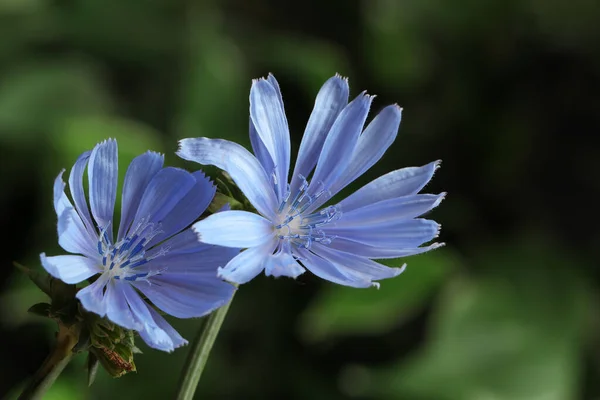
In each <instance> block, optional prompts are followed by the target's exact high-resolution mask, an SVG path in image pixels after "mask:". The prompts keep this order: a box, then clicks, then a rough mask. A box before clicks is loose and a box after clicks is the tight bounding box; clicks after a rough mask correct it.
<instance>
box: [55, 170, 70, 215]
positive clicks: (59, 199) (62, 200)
mask: <svg viewBox="0 0 600 400" xmlns="http://www.w3.org/2000/svg"><path fill="white" fill-rule="evenodd" d="M64 173H65V170H64V169H63V170H62V171H60V173H59V174H58V176H57V177H56V179H54V186H53V190H54V193H53V200H54V211H56V216H57V217H60V215H61V214H62V213H63V212H64V211H65V209H66V208H73V205H72V204H71V202H70V201H69V199H68V198H67V195H66V194H65V186H66V185H65V182H64V181H63V180H62V176H63V174H64Z"/></svg>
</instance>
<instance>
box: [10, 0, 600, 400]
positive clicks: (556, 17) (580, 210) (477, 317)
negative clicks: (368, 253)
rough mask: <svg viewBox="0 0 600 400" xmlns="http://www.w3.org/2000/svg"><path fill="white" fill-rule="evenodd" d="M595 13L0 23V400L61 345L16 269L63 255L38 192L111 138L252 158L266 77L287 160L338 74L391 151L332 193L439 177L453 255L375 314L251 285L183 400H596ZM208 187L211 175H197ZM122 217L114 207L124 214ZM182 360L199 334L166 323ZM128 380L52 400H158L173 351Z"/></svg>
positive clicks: (476, 10)
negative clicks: (412, 175)
mask: <svg viewBox="0 0 600 400" xmlns="http://www.w3.org/2000/svg"><path fill="white" fill-rule="evenodd" d="M599 20H600V5H599V4H598V2H596V1H592V0H572V1H570V2H564V1H562V2H561V1H557V0H547V1H540V0H504V1H501V0H490V1H483V2H482V1H475V0H458V1H453V2H449V1H442V0H432V1H421V0H354V1H342V0H332V1H327V2H322V1H316V0H308V1H304V2H281V1H275V0H243V1H242V0H226V1H216V0H206V1H201V0H152V1H147V0H145V1H142V0H127V1H122V0H104V1H100V0H0V171H1V174H0V185H2V186H1V187H2V190H0V226H2V228H3V232H4V234H3V241H2V251H1V252H0V255H1V258H0V263H2V265H4V268H2V269H0V271H1V272H0V342H1V343H2V349H3V351H1V352H0V374H1V376H2V379H0V397H4V395H7V397H8V398H14V397H15V396H16V394H17V393H18V392H19V389H20V388H22V387H23V385H24V383H25V382H26V380H27V378H28V376H30V375H31V374H32V373H33V372H34V371H35V369H36V368H37V367H38V366H39V365H40V364H41V362H42V361H43V359H44V357H45V356H46V354H47V352H48V350H49V347H50V345H51V343H52V340H53V332H54V330H55V326H54V325H53V323H52V322H51V321H47V320H44V319H42V318H39V317H36V316H33V315H31V314H28V313H27V309H28V308H29V307H30V306H32V305H33V304H35V303H39V302H43V301H46V299H45V295H44V294H43V293H41V292H40V291H39V290H37V289H36V288H35V287H34V286H33V285H32V284H31V283H30V282H29V281H27V280H26V279H24V278H23V277H22V276H20V275H19V274H18V272H17V271H15V270H14V269H13V268H12V267H11V264H12V262H13V261H15V260H16V261H19V262H21V263H23V264H25V265H28V266H39V261H38V255H39V253H40V252H42V251H44V252H46V253H48V254H52V255H54V254H59V253H62V251H61V249H60V248H59V247H58V245H57V243H56V233H55V232H56V226H55V222H56V221H55V215H54V212H53V209H52V197H51V195H52V181H53V179H54V177H55V176H56V175H57V174H58V172H59V171H60V170H61V169H62V168H70V166H71V165H72V164H73V162H74V161H75V159H76V157H77V156H78V155H79V154H80V153H81V152H83V151H85V150H88V149H90V148H91V147H92V146H93V145H94V144H95V143H96V142H98V141H100V140H103V139H105V138H108V137H116V138H117V139H118V141H119V149H120V163H121V165H122V166H123V167H122V168H121V169H120V174H121V176H122V175H123V174H124V172H125V166H126V165H127V163H129V161H130V160H131V159H132V158H133V157H134V156H135V155H137V154H140V153H142V152H144V151H146V150H148V149H150V150H155V151H161V152H164V153H165V154H166V163H167V164H170V165H176V166H181V167H188V168H190V169H196V168H197V167H198V166H197V165H195V164H191V163H190V164H185V163H183V162H182V161H181V160H179V159H177V157H176V156H175V155H174V151H175V150H176V148H177V143H176V141H177V140H178V139H180V138H184V137H193V136H209V137H223V138H227V139H230V140H235V141H239V142H241V143H242V144H244V145H248V144H249V140H248V137H247V134H248V93H249V88H250V82H251V79H252V78H256V77H258V76H264V75H266V74H267V73H268V72H272V73H274V74H275V75H276V76H277V78H278V80H279V82H280V85H281V87H282V90H283V97H284V101H285V107H286V112H287V113H288V116H289V120H290V127H291V130H292V135H293V137H292V139H293V140H292V144H293V152H296V151H297V149H298V145H299V143H300V138H301V135H302V132H303V129H304V127H305V124H306V121H307V119H308V116H309V113H310V110H311V108H312V104H313V101H314V96H315V94H316V92H317V90H318V88H319V86H320V85H321V84H322V82H324V81H325V80H326V79H327V78H328V77H329V76H331V75H333V74H334V73H335V72H339V73H341V74H342V75H345V76H348V77H349V78H350V85H351V88H352V92H353V94H354V95H356V94H358V93H359V92H360V91H362V90H364V89H368V90H369V92H370V93H373V94H377V95H378V97H377V98H376V100H375V103H374V106H373V111H374V112H376V111H378V110H379V109H380V108H381V107H383V106H384V105H386V104H389V103H393V102H397V103H398V104H400V105H401V106H402V107H403V108H404V112H403V118H404V120H403V122H402V126H401V129H400V134H399V136H398V140H397V142H396V143H395V144H394V145H393V146H392V147H391V148H390V150H389V151H388V153H387V154H386V156H385V157H384V158H383V159H382V161H381V162H380V163H378V164H377V165H376V166H374V167H373V168H372V169H371V170H370V171H369V172H368V173H367V174H366V175H365V176H364V177H362V178H361V179H359V180H358V181H357V182H356V183H355V184H354V185H353V187H352V188H350V189H349V190H347V191H345V193H348V192H351V191H352V190H355V189H356V188H357V187H359V186H360V185H362V184H364V183H366V182H367V181H368V180H370V179H373V178H375V177H377V176H378V175H381V174H383V173H385V172H388V171H390V170H393V169H397V168H400V167H403V166H409V165H423V164H425V163H427V162H429V161H433V160H436V159H442V160H443V164H442V168H441V169H440V170H439V172H438V173H437V175H436V177H435V178H434V180H433V181H432V183H431V184H430V186H429V187H428V188H427V189H428V191H430V192H432V193H438V192H441V191H448V193H449V194H448V197H447V199H446V200H445V201H444V203H442V205H441V206H440V207H439V208H438V209H436V210H435V211H434V212H433V213H432V216H431V217H432V218H434V219H436V220H437V221H440V222H441V223H442V224H443V229H442V235H441V238H440V239H441V240H443V241H445V242H447V243H448V245H447V246H446V247H444V248H442V249H439V250H436V251H435V252H433V253H431V254H426V255H422V256H415V257H412V258H408V259H405V260H393V261H392V263H393V264H392V265H394V266H400V265H402V263H404V262H406V263H407V264H408V268H407V270H406V271H405V272H404V274H402V275H401V276H399V277H397V278H396V279H394V280H391V281H384V282H382V285H381V288H380V289H379V290H375V289H370V290H357V289H348V288H342V287H338V286H334V285H333V284H329V283H327V282H323V281H320V280H318V279H315V278H314V277H311V276H310V275H309V274H306V276H301V277H300V278H299V279H298V280H297V281H293V280H289V279H283V278H282V279H266V278H262V277H261V278H258V279H256V280H254V281H252V282H251V283H250V284H247V285H244V286H243V287H242V288H241V289H240V290H239V294H238V295H236V299H235V302H234V304H233V306H232V308H231V311H230V313H229V315H228V317H227V320H226V322H225V325H224V328H223V331H222V333H221V335H220V337H219V340H218V341H217V344H216V347H215V349H214V352H213V355H212V357H211V359H210V361H209V364H208V370H207V371H206V373H205V375H204V376H203V378H202V381H201V387H200V389H199V391H198V398H203V399H210V398H219V399H222V398H231V399H245V398H290V399H305V398H310V399H317V400H318V399H327V400H330V399H344V398H361V399H407V400H413V399H415V400H445V399H448V400H463V399H464V400H525V399H527V400H528V399H534V400H571V399H595V398H598V396H600V383H599V382H600V342H599V341H598V339H597V338H598V337H600V329H599V328H600V319H599V318H598V311H599V310H598V295H599V294H600V274H599V273H598V268H597V260H598V259H600V234H599V233H598V230H597V227H596V223H595V221H596V220H598V218H597V208H598V207H597V204H596V203H597V201H595V200H594V199H597V198H599V196H600V180H599V179H598V176H600V163H598V162H597V159H598V154H599V147H598V138H597V137H598V131H599V130H600V113H599V112H598V110H600V96H598V93H599V91H600V48H599V47H598V46H597V43H599V42H600V24H598V23H597V21H599ZM210 172H211V174H213V176H216V175H215V174H214V173H215V171H210ZM117 204H119V202H118V203H117ZM171 321H172V322H173V323H174V326H175V327H176V328H177V329H178V330H179V331H180V332H181V333H182V335H183V336H184V337H186V338H187V339H188V340H192V339H193V337H194V336H195V334H196V331H197V329H198V328H199V327H200V325H201V321H199V320H189V321H177V320H171ZM137 344H138V345H139V346H140V347H141V348H142V350H143V354H138V355H136V361H135V362H136V367H137V371H138V372H137V373H132V374H128V375H126V376H124V377H122V378H119V379H113V378H111V377H109V376H108V374H106V372H105V371H103V370H100V371H99V372H98V376H97V378H96V381H95V383H94V385H93V386H92V388H91V389H88V388H87V376H86V371H85V368H84V367H85V365H86V359H85V357H83V356H78V357H76V358H75V360H74V361H73V362H72V364H71V365H70V366H69V367H68V368H67V370H66V371H65V372H64V373H63V375H62V376H61V378H60V379H59V380H58V382H57V383H56V385H55V386H54V387H53V388H52V390H51V391H50V392H49V394H48V396H47V398H48V399H61V400H62V399H73V400H77V399H106V398H114V399H121V398H123V399H137V398H141V399H167V398H172V396H173V394H174V393H175V387H176V384H177V379H178V374H179V373H180V370H181V367H182V365H183V361H184V359H185V355H186V352H187V350H188V349H187V348H183V349H179V350H177V351H175V352H174V353H173V354H166V353H160V352H157V351H152V350H150V349H148V348H146V347H144V346H143V343H141V341H138V343H137Z"/></svg>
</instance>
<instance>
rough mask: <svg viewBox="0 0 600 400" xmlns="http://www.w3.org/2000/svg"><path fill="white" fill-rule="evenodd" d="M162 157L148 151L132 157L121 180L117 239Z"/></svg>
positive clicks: (135, 208) (156, 170)
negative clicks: (119, 222)
mask: <svg viewBox="0 0 600 400" xmlns="http://www.w3.org/2000/svg"><path fill="white" fill-rule="evenodd" d="M163 161H164V157H163V155H162V154H159V153H154V152H152V151H148V152H146V153H144V154H142V155H141V156H138V157H136V158H134V159H133V161H132V162H131V164H129V167H128V168H127V172H126V173H125V181H124V182H123V196H122V199H121V224H120V225H119V234H118V235H117V241H118V240H121V239H122V238H123V237H124V236H125V234H126V232H127V230H128V229H129V227H130V226H131V223H132V222H133V217H134V216H135V214H136V211H137V209H138V207H139V205H140V201H141V200H142V195H143V194H144V191H145V190H146V187H147V186H148V183H150V181H151V180H152V178H153V177H154V175H156V173H157V172H158V171H159V170H160V169H161V168H162V166H163Z"/></svg>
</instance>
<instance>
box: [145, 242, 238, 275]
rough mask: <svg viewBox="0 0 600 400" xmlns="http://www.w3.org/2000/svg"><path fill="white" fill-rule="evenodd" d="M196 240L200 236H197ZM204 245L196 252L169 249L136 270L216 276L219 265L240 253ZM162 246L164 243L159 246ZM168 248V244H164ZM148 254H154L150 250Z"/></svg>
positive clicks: (235, 250) (231, 249)
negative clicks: (178, 251)
mask: <svg viewBox="0 0 600 400" xmlns="http://www.w3.org/2000/svg"><path fill="white" fill-rule="evenodd" d="M196 241H198V238H197V236H196ZM200 245H201V246H203V247H197V248H196V251H194V252H185V253H184V252H180V253H177V252H173V251H171V250H168V252H167V254H166V255H162V256H158V257H156V258H154V259H152V260H150V261H148V262H147V263H146V264H144V265H142V266H139V267H136V271H139V272H141V273H143V272H147V273H150V274H155V273H157V272H160V273H163V272H168V273H172V272H173V273H175V272H177V273H184V274H194V275H197V274H199V275H203V276H207V277H214V276H215V275H216V274H215V271H216V270H217V267H222V266H224V265H225V264H227V263H228V262H229V260H231V259H232V258H233V257H235V256H236V255H237V254H238V253H239V250H238V249H233V248H227V247H220V246H212V245H207V244H204V243H201V244H200ZM158 247H159V248H162V247H163V245H160V246H158ZM164 247H165V248H167V249H168V244H166V245H165V246H164ZM147 254H152V253H151V252H148V253H147Z"/></svg>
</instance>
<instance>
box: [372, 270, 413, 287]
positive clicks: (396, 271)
mask: <svg viewBox="0 0 600 400" xmlns="http://www.w3.org/2000/svg"><path fill="white" fill-rule="evenodd" d="M390 269H392V270H393V271H394V273H393V275H392V276H391V277H390V278H395V277H397V276H398V275H400V274H401V273H403V272H404V271H405V270H406V263H404V264H403V265H402V266H401V267H398V268H390ZM371 287H374V288H375V289H377V290H379V288H380V287H381V284H380V283H379V282H371Z"/></svg>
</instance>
